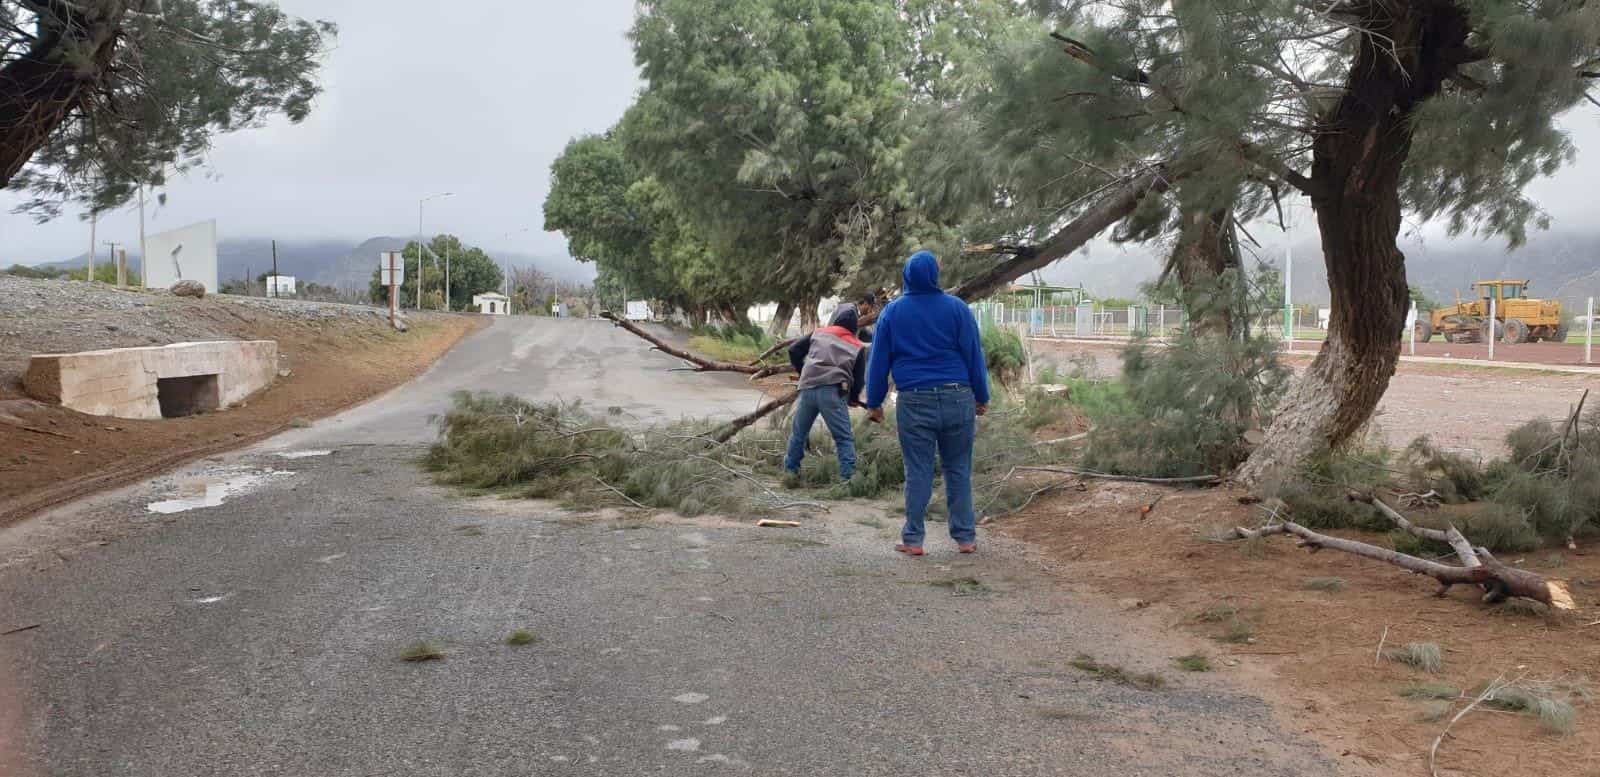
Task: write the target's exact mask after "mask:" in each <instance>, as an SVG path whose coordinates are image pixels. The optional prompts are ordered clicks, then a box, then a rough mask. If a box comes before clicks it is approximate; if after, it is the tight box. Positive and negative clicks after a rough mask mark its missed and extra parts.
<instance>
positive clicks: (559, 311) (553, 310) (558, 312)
mask: <svg viewBox="0 0 1600 777" xmlns="http://www.w3.org/2000/svg"><path fill="white" fill-rule="evenodd" d="M550 315H552V316H555V317H556V318H566V317H567V303H565V302H557V303H555V304H554V305H551V306H550Z"/></svg>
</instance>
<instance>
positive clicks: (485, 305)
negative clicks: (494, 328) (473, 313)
mask: <svg viewBox="0 0 1600 777" xmlns="http://www.w3.org/2000/svg"><path fill="white" fill-rule="evenodd" d="M472 304H473V306H474V307H476V308H477V309H478V312H479V313H482V314H484V315H486V316H508V315H511V299H510V298H509V297H507V296H506V295H504V294H501V293H499V292H494V291H486V292H484V293H482V294H474V295H472Z"/></svg>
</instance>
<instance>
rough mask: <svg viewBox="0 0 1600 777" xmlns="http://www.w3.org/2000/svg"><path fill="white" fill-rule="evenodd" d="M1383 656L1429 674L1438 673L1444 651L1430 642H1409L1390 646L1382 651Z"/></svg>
mask: <svg viewBox="0 0 1600 777" xmlns="http://www.w3.org/2000/svg"><path fill="white" fill-rule="evenodd" d="M1383 657H1384V658H1387V659H1389V660H1390V661H1393V662H1395V663H1397V664H1405V665H1406V666H1409V667H1411V668H1412V669H1420V670H1422V671H1424V672H1427V673H1429V674H1438V672H1439V670H1440V669H1442V668H1443V667H1444V652H1443V651H1441V650H1440V649H1439V646H1438V645H1436V644H1434V643H1432V642H1410V643H1407V644H1406V646H1405V647H1399V648H1390V649H1389V650H1385V651H1383Z"/></svg>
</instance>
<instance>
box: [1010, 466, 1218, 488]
mask: <svg viewBox="0 0 1600 777" xmlns="http://www.w3.org/2000/svg"><path fill="white" fill-rule="evenodd" d="M1017 470H1018V471H1019V472H1053V473H1055V474H1057V475H1075V476H1077V477H1080V478H1095V479H1098V480H1121V481H1126V482H1129V483H1154V484H1157V485H1180V484H1185V483H1201V484H1206V485H1210V484H1215V483H1220V482H1222V478H1219V477H1217V476H1216V475H1193V476H1190V477H1183V478H1146V477H1139V476H1137V475H1113V474H1111V473H1108V472H1095V471H1094V470H1088V469H1078V468H1076V467H1017Z"/></svg>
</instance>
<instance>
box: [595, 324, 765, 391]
mask: <svg viewBox="0 0 1600 777" xmlns="http://www.w3.org/2000/svg"><path fill="white" fill-rule="evenodd" d="M600 317H601V318H603V319H605V320H607V321H610V322H611V323H613V324H616V325H617V326H620V327H622V328H623V329H626V330H628V331H629V332H631V333H632V334H633V335H634V336H636V337H639V338H641V339H643V340H644V341H645V342H648V343H650V345H652V346H654V347H655V349H656V350H658V351H660V352H662V353H664V354H667V355H668V356H674V357H677V358H679V359H682V360H683V361H685V362H688V363H689V364H691V365H693V370H694V371H695V372H738V373H742V374H745V375H752V374H755V373H756V372H759V371H760V368H758V367H753V366H750V365H748V364H739V363H737V362H721V361H716V360H713V359H707V358H705V357H703V356H697V355H695V354H692V353H690V352H688V351H685V350H683V349H682V348H675V347H673V346H671V345H668V344H667V342H666V341H665V340H662V339H661V338H659V337H656V336H655V335H653V334H650V333H649V332H646V331H644V329H643V328H641V327H640V326H639V325H638V324H635V323H633V322H632V321H629V320H627V319H625V318H623V317H621V316H618V315H617V314H615V313H612V312H611V311H609V310H608V311H606V312H604V313H601V314H600Z"/></svg>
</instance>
